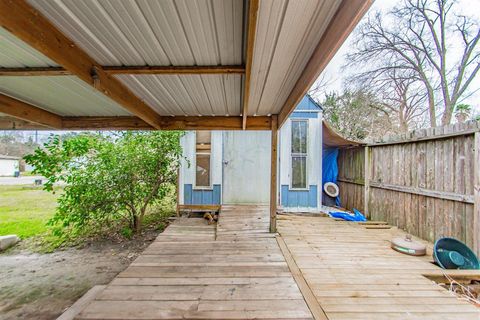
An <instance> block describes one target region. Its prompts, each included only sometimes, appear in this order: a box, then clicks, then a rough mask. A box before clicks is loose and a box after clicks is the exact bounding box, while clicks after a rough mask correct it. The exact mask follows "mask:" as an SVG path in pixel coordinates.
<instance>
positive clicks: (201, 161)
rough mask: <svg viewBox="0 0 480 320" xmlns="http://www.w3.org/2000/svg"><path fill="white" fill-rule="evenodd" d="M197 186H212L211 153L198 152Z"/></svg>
mask: <svg viewBox="0 0 480 320" xmlns="http://www.w3.org/2000/svg"><path fill="white" fill-rule="evenodd" d="M196 163H197V173H196V180H197V181H196V182H197V187H209V186H210V154H197V162H196Z"/></svg>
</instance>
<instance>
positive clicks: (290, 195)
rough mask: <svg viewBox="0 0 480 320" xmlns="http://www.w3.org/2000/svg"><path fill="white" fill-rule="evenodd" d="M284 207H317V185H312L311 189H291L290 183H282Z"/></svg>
mask: <svg viewBox="0 0 480 320" xmlns="http://www.w3.org/2000/svg"><path fill="white" fill-rule="evenodd" d="M281 190H282V199H281V203H282V207H286V208H288V207H301V208H307V207H308V208H316V207H317V186H316V185H310V189H309V190H290V189H289V187H288V185H282V188H281Z"/></svg>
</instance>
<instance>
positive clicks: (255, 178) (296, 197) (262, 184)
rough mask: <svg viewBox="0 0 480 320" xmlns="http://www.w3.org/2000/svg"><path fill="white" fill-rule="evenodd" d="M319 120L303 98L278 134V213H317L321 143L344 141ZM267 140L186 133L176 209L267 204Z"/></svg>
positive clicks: (264, 134)
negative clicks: (280, 210) (211, 205)
mask: <svg viewBox="0 0 480 320" xmlns="http://www.w3.org/2000/svg"><path fill="white" fill-rule="evenodd" d="M322 118H323V116H322V108H321V107H320V106H319V105H318V104H317V103H316V102H315V101H314V100H313V99H311V98H310V97H309V96H308V95H307V96H305V97H304V98H303V99H302V101H301V102H300V103H299V104H298V105H297V107H296V108H295V110H294V112H293V113H292V114H291V115H290V117H289V120H288V121H287V122H286V123H285V124H284V126H283V127H282V128H281V129H280V130H279V136H278V154H279V163H278V168H279V172H278V175H277V177H278V186H277V190H278V195H277V196H278V203H279V204H280V207H281V208H282V209H283V210H284V211H302V212H303V211H318V209H319V208H320V206H321V204H322V149H323V148H322V144H323V145H325V147H334V146H335V145H340V144H342V143H343V142H345V141H346V140H343V139H342V138H341V137H339V136H337V135H335V133H334V132H333V131H332V130H331V129H329V128H328V127H327V126H326V125H325V124H323V125H322V123H323V119H322ZM324 132H325V133H324ZM324 134H325V135H326V136H327V139H328V141H324V137H323V136H324ZM336 139H337V140H336ZM270 141H271V133H270V131H187V132H186V134H185V136H183V137H182V142H181V143H182V147H183V153H184V156H185V158H186V160H183V161H182V164H181V168H180V174H179V186H178V187H179V204H180V205H207V204H265V205H266V204H268V203H269V199H270V148H271V142H270ZM329 141H330V142H331V141H333V143H329Z"/></svg>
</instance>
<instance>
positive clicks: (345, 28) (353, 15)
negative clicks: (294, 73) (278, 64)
mask: <svg viewBox="0 0 480 320" xmlns="http://www.w3.org/2000/svg"><path fill="white" fill-rule="evenodd" d="M372 3H373V1H372V0H343V1H342V3H341V4H340V6H339V7H338V9H337V12H336V13H335V15H334V16H333V18H332V19H331V21H330V23H329V25H328V27H327V29H326V30H325V32H324V34H323V36H322V38H321V39H320V42H319V43H318V45H317V47H316V48H315V50H314V51H313V54H312V56H311V57H310V60H309V61H308V63H307V65H306V66H305V68H304V69H303V72H302V74H301V76H300V78H299V79H298V80H297V82H296V83H295V86H294V87H293V89H292V91H291V92H290V94H289V96H288V98H287V100H286V101H285V103H284V105H283V107H282V109H281V111H280V113H279V117H278V123H279V125H278V126H279V127H282V125H283V124H284V123H285V121H286V120H287V119H288V117H289V115H290V113H292V112H293V110H294V109H295V107H296V106H297V104H298V103H299V102H300V100H302V98H303V96H304V95H305V94H306V93H307V91H308V89H309V88H310V87H311V86H312V85H313V83H314V82H315V80H317V78H318V76H319V75H320V73H321V72H322V71H323V70H324V69H325V67H326V66H327V65H328V63H329V62H330V60H331V59H332V58H333V56H334V55H335V53H336V52H337V50H338V49H339V48H340V46H341V45H342V44H343V42H344V41H345V39H347V37H348V35H349V34H350V33H351V32H352V30H353V29H354V28H355V26H356V25H357V23H358V22H359V21H360V19H361V18H362V17H363V15H364V14H365V13H366V12H367V10H368V8H369V7H370V5H371V4H372Z"/></svg>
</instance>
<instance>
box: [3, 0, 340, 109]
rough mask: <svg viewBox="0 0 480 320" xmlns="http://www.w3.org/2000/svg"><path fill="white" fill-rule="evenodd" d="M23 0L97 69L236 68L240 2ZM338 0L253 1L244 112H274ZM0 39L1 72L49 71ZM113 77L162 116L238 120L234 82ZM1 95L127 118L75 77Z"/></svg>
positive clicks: (235, 78) (26, 82)
mask: <svg viewBox="0 0 480 320" xmlns="http://www.w3.org/2000/svg"><path fill="white" fill-rule="evenodd" d="M28 1H29V2H30V3H31V4H32V5H33V6H34V7H36V8H37V9H38V10H39V11H41V12H42V13H43V14H44V15H45V16H46V17H47V18H48V19H49V20H51V21H52V22H53V23H54V24H55V25H56V26H57V27H58V28H59V29H60V30H61V31H62V32H64V33H65V34H66V35H67V36H68V37H70V38H71V39H72V40H73V41H74V42H75V43H76V44H77V45H78V46H79V47H81V48H82V49H84V50H85V51H86V52H87V53H88V54H89V55H90V56H91V57H92V58H94V59H95V60H96V61H97V62H98V63H99V64H101V65H105V66H121V65H159V66H169V65H174V66H194V65H232V64H233V65H240V64H244V61H243V51H244V48H243V45H244V36H245V35H244V27H245V26H244V12H245V10H246V9H245V8H244V1H243V0H196V1H193V0H163V1H151V0H136V1H130V0H55V1H53V0H28ZM340 2H341V0H295V1H293V0H261V1H260V8H259V12H258V23H257V30H256V41H255V49H254V56H253V65H252V77H251V81H252V83H251V91H250V97H249V115H268V114H276V113H278V112H279V111H280V108H281V107H282V106H283V104H284V102H285V101H286V99H287V97H288V95H289V94H290V92H291V90H292V88H293V87H294V85H295V83H296V81H297V79H298V78H299V76H300V74H301V72H302V71H303V69H304V67H305V65H306V64H307V62H308V60H309V59H310V56H311V54H312V53H313V50H314V48H315V47H316V46H317V44H318V42H319V41H320V39H321V37H322V35H323V32H324V30H325V28H326V26H327V25H328V23H329V22H330V20H331V18H332V16H333V15H334V13H335V11H336V9H337V8H338V6H339V4H340ZM0 39H1V40H2V41H0V67H22V66H23V67H25V66H28V67H37V66H38V67H42V66H56V64H55V63H54V62H53V61H51V60H49V59H47V58H46V57H44V56H43V55H41V54H39V53H38V52H36V51H35V50H33V49H32V48H30V47H28V46H27V45H25V44H24V43H22V42H21V41H20V40H18V39H15V38H13V36H11V35H9V34H8V32H6V31H5V30H3V29H0ZM5 39H6V40H7V41H3V40H5ZM116 77H118V78H119V79H120V80H121V81H122V82H123V83H124V84H125V85H126V86H127V87H129V88H130V89H131V90H132V91H133V92H134V93H135V94H136V95H137V96H138V97H140V98H141V99H142V100H144V101H145V102H146V103H147V104H148V105H150V106H151V107H152V108H153V109H155V110H157V112H159V113H160V114H162V115H240V114H241V109H242V106H241V104H242V94H243V93H242V92H243V84H242V82H243V76H240V75H201V76H200V75H156V76H154V75H135V76H133V75H121V76H116ZM42 81H45V83H42ZM29 86H32V89H30V87H29ZM62 90H65V91H66V92H65V93H63V92H61V91H62ZM0 91H3V92H7V91H8V93H9V94H11V95H13V96H15V97H20V98H24V99H26V100H28V101H30V102H31V103H34V104H38V105H39V106H42V107H45V108H47V109H48V108H49V110H51V111H54V112H58V113H59V114H62V115H92V116H94V115H123V114H128V113H127V112H126V111H125V110H123V109H121V108H120V107H119V106H118V105H117V104H116V103H114V102H112V101H111V100H110V99H108V98H106V97H103V96H101V94H99V93H98V92H96V91H95V90H93V89H91V88H89V87H88V86H87V85H85V84H84V83H83V82H81V81H79V80H76V78H75V77H56V78H53V77H50V78H47V77H41V78H33V77H32V78H24V79H13V78H9V77H5V78H0ZM30 91H31V92H30ZM42 92H43V93H42ZM53 92H55V94H53ZM55 95H56V96H55ZM61 99H64V100H61ZM72 99H77V100H78V102H75V101H72Z"/></svg>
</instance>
